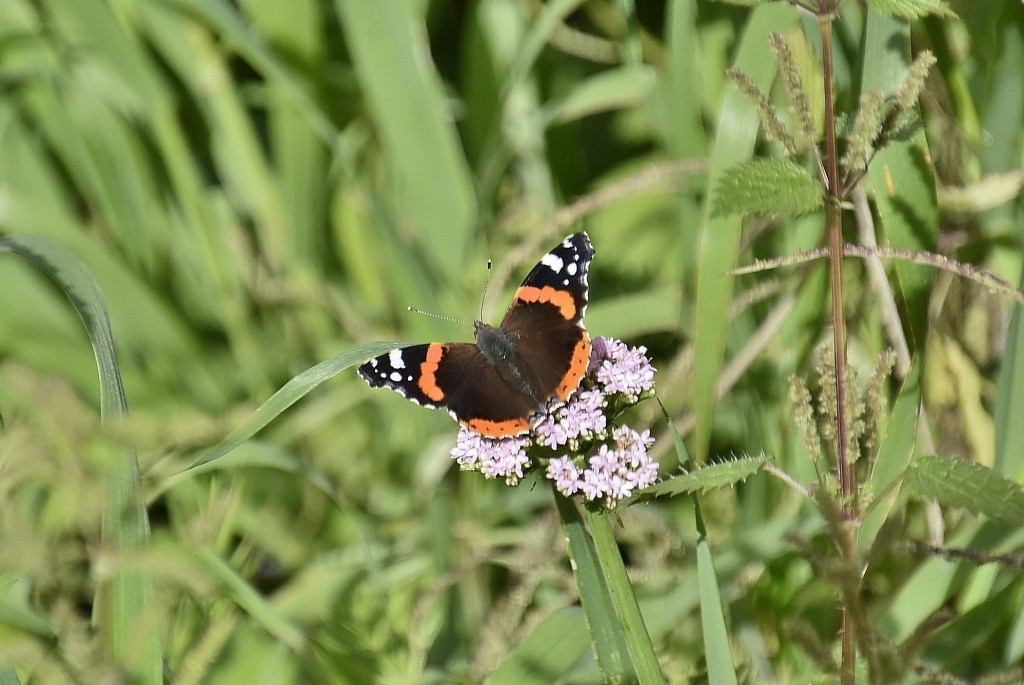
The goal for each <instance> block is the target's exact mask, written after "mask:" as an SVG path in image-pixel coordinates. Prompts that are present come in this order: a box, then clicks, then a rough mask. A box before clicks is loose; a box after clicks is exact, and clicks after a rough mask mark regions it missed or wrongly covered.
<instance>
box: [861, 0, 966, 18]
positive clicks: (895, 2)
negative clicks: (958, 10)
mask: <svg viewBox="0 0 1024 685" xmlns="http://www.w3.org/2000/svg"><path fill="white" fill-rule="evenodd" d="M868 4H869V5H870V6H871V7H872V8H873V9H875V10H877V11H879V12H881V13H882V14H887V15H889V16H892V17H899V18H901V19H919V18H921V17H923V16H925V15H928V14H937V15H939V16H942V17H955V16H956V14H955V13H954V12H953V10H951V9H950V8H949V5H948V4H947V3H946V1H945V0H868Z"/></svg>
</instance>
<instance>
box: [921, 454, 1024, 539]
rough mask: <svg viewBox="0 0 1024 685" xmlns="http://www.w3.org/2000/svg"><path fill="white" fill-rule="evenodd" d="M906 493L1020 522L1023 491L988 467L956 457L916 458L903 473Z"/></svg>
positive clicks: (1022, 521) (1023, 517)
mask: <svg viewBox="0 0 1024 685" xmlns="http://www.w3.org/2000/svg"><path fill="white" fill-rule="evenodd" d="M906 485H907V489H908V492H909V493H911V494H913V495H916V496H918V497H922V498H925V499H933V500H936V501H938V502H939V503H940V504H944V505H947V506H951V507H963V508H964V509H967V510H968V511H970V512H971V513H972V514H984V515H985V516H989V517H991V518H994V519H998V520H1000V521H1005V522H1006V523H1010V524H1012V525H1015V526H1020V525H1024V491H1022V490H1021V488H1020V485H1018V484H1017V483H1015V482H1013V481H1012V480H1009V479H1007V478H1004V477H1003V476H1000V475H999V474H998V473H996V472H994V471H993V470H992V469H990V468H987V467H985V466H982V465H980V464H975V463H972V462H969V461H965V460H963V459H958V458H956V457H941V456H930V457H923V458H921V459H918V460H916V461H915V462H914V463H913V464H912V465H911V466H910V469H909V471H908V473H907V479H906Z"/></svg>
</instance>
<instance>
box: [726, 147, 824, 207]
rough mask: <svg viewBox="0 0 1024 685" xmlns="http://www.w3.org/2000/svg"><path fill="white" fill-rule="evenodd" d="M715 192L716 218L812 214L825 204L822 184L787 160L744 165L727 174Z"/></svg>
mask: <svg viewBox="0 0 1024 685" xmlns="http://www.w3.org/2000/svg"><path fill="white" fill-rule="evenodd" d="M715 190H716V192H715V210H714V215H715V216H728V215H731V214H786V215H800V214H809V213H810V212H813V211H814V210H816V209H819V208H820V207H821V206H822V204H823V203H824V190H823V189H822V187H821V183H820V182H819V181H818V180H817V179H816V178H813V177H811V175H810V174H808V173H807V172H806V171H805V170H804V169H803V167H801V166H799V165H798V164H795V163H793V162H790V161H789V160H784V159H752V160H750V161H748V162H743V163H742V164H739V165H737V166H735V167H733V168H732V169H730V170H729V171H727V172H725V176H724V177H723V178H722V181H721V182H720V183H719V184H718V187H717V188H716V189H715Z"/></svg>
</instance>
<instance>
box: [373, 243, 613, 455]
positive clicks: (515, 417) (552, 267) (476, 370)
mask: <svg viewBox="0 0 1024 685" xmlns="http://www.w3.org/2000/svg"><path fill="white" fill-rule="evenodd" d="M593 258H594V247H593V245H591V243H590V237H589V236H587V234H586V233H575V234H573V235H571V236H569V237H567V238H566V239H565V240H563V241H562V242H560V243H559V244H558V245H556V246H555V247H554V249H552V250H551V251H550V252H548V253H547V254H546V255H544V257H543V258H542V259H541V260H540V262H538V264H537V265H536V266H535V267H533V270H532V271H530V273H529V275H527V277H526V279H525V280H523V284H522V285H520V286H519V288H518V290H516V293H515V296H514V297H513V298H512V303H511V304H510V305H509V306H508V310H507V311H506V312H505V317H504V318H503V319H502V320H501V325H500V326H491V325H488V324H486V323H483V322H482V321H476V322H474V324H473V332H474V335H475V337H476V342H475V343H466V342H450V343H441V342H435V343H428V344H425V345H411V346H409V347H402V348H399V349H395V350H392V351H391V352H388V353H386V354H382V355H380V356H379V357H375V358H374V359H371V360H369V361H368V362H366V363H365V364H363V365H362V366H360V367H359V375H360V376H362V378H363V379H364V380H365V381H366V382H367V383H369V384H370V386H372V387H375V388H390V389H392V390H395V391H397V392H399V393H401V394H402V395H403V396H404V397H406V398H407V399H410V400H412V401H413V402H416V403H417V404H421V405H423V406H426V407H430V408H433V409H445V410H447V411H448V413H449V414H451V415H452V417H454V418H455V420H456V421H458V422H459V424H461V425H462V426H464V427H466V428H467V429H469V430H471V431H473V432H475V433H479V434H480V435H485V436H488V437H494V438H500V437H506V436H512V435H520V434H522V433H526V432H528V431H529V430H530V429H531V428H532V427H533V426H535V425H536V424H537V423H538V422H540V420H541V419H542V418H543V417H544V416H545V415H546V414H547V413H548V412H549V411H550V410H551V409H553V408H555V407H557V406H559V405H561V404H563V403H564V402H565V401H566V400H567V399H568V397H569V395H571V394H572V393H573V391H574V390H576V388H578V387H579V384H580V381H581V380H582V379H583V375H584V374H585V373H586V370H587V365H588V363H589V361H590V347H591V344H590V336H589V334H588V333H587V329H586V327H585V326H584V325H583V315H584V314H585V313H586V311H587V294H588V284H587V272H588V270H589V269H590V262H591V260H592V259H593Z"/></svg>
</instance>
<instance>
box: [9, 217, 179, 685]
mask: <svg viewBox="0 0 1024 685" xmlns="http://www.w3.org/2000/svg"><path fill="white" fill-rule="evenodd" d="M3 252H13V253H14V254H18V255H21V256H22V257H25V258H26V259H29V260H31V261H32V262H34V263H35V264H36V266H38V267H39V268H40V269H41V270H43V271H44V272H45V273H46V274H47V275H48V276H49V277H50V278H52V279H53V280H54V281H56V282H57V284H58V285H59V286H60V287H61V289H62V290H63V291H64V293H65V294H66V295H67V296H68V299H69V300H71V304H72V305H74V307H75V311H77V312H78V315H79V316H80V317H81V318H82V322H83V323H84V324H85V328H86V331H87V332H88V334H89V341H90V343H92V349H93V353H94V354H95V355H96V368H97V372H98V373H99V378H100V413H101V415H102V416H104V417H108V416H122V415H124V414H125V413H127V411H128V402H127V400H126V398H125V394H124V387H123V386H122V384H121V371H120V368H119V367H118V365H117V356H116V355H115V350H114V337H113V334H112V333H111V330H110V316H109V315H108V314H107V306H106V301H105V300H104V297H103V292H102V291H101V290H100V286H99V283H98V282H97V281H96V278H95V277H94V276H93V274H92V272H90V271H89V269H88V267H86V265H85V263H83V262H82V260H81V259H79V258H78V255H76V254H75V253H74V252H72V251H71V250H69V249H68V248H66V247H65V246H64V245H62V244H61V243H58V242H56V241H53V240H50V239H49V238H43V237H41V236H36V235H27V234H15V235H10V236H6V237H4V238H2V239H0V253H3ZM106 464H107V465H108V467H107V473H106V487H105V490H104V513H103V522H102V526H101V532H100V534H101V539H102V540H103V542H104V543H105V544H109V545H112V546H115V547H118V548H122V549H132V548H139V547H142V546H145V545H146V544H147V543H148V541H149V519H148V516H147V514H146V508H145V506H144V504H143V497H142V494H141V488H140V475H139V464H138V460H137V459H136V456H135V453H134V452H133V451H131V450H122V451H120V452H119V453H116V454H113V455H112V458H110V459H108V460H106ZM152 592H153V590H152V586H151V583H150V582H149V580H148V579H147V578H146V577H144V576H143V575H141V574H138V573H135V572H131V571H122V570H120V569H112V571H111V572H110V574H109V576H108V577H107V578H105V579H104V580H103V581H102V582H100V583H98V584H97V588H96V599H95V603H96V617H97V618H96V622H97V624H98V626H99V628H100V630H101V632H102V633H103V634H104V636H105V640H104V641H105V643H106V645H107V647H108V649H109V650H110V651H111V652H112V654H113V655H114V656H116V657H118V658H124V659H127V660H128V663H130V664H131V666H132V669H133V670H134V671H135V673H136V675H137V676H138V680H139V682H142V683H158V682H160V679H161V677H160V673H161V670H160V643H159V639H158V637H157V635H156V634H155V633H152V634H151V635H150V636H149V637H148V639H146V640H145V642H144V649H141V650H136V651H135V652H134V653H129V652H130V650H129V645H132V644H136V643H138V638H137V631H138V630H139V625H138V624H139V621H140V619H141V617H143V616H144V615H145V613H146V610H147V608H148V606H149V602H150V600H149V597H150V596H151V595H152Z"/></svg>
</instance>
